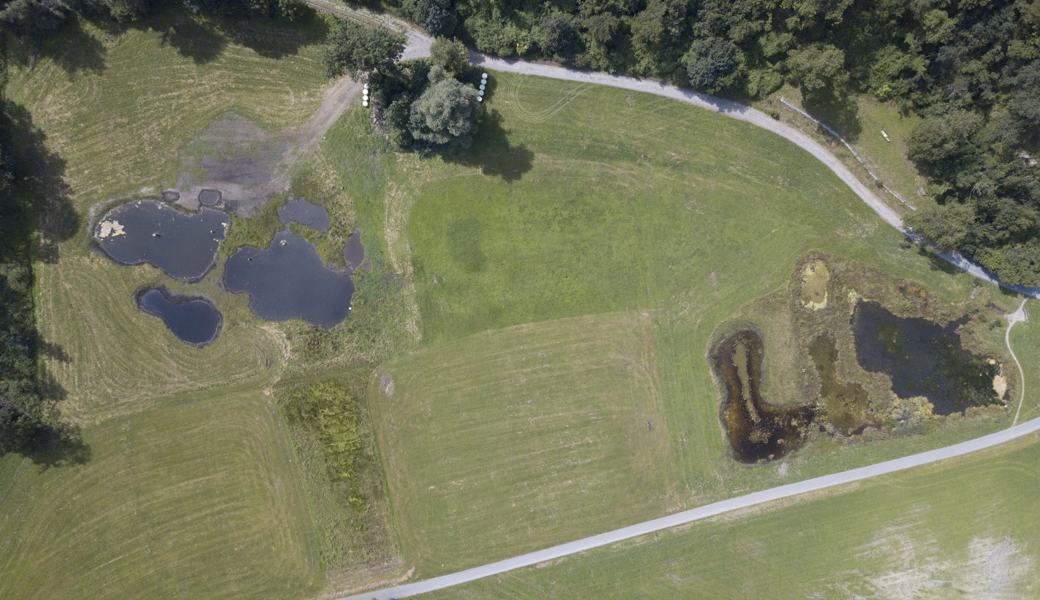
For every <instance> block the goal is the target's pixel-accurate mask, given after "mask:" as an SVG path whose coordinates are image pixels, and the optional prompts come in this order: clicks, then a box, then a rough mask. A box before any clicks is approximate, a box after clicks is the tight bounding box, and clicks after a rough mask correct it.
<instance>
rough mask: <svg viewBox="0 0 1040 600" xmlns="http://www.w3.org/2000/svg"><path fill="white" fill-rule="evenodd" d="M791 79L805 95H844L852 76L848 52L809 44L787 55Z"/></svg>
mask: <svg viewBox="0 0 1040 600" xmlns="http://www.w3.org/2000/svg"><path fill="white" fill-rule="evenodd" d="M787 67H788V68H789V69H790V70H791V76H792V77H793V78H794V81H795V82H796V83H797V84H798V86H799V87H800V88H801V89H802V93H803V94H805V95H806V96H819V95H831V96H841V95H843V94H844V93H845V84H846V83H847V82H848V80H849V73H848V71H847V70H845V53H844V52H842V51H841V50H840V49H838V48H835V47H834V46H832V45H830V44H810V45H808V46H804V47H802V48H799V49H797V50H793V51H791V52H790V53H789V54H788V55H787Z"/></svg>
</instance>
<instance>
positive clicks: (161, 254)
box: [94, 200, 229, 281]
mask: <svg viewBox="0 0 1040 600" xmlns="http://www.w3.org/2000/svg"><path fill="white" fill-rule="evenodd" d="M228 223H229V219H228V215H227V213H224V212H221V211H219V210H213V209H210V208H203V209H202V210H201V211H199V212H197V213H184V212H181V211H180V210H178V209H176V208H172V207H171V206H169V205H168V204H164V203H162V202H157V201H153V200H138V201H135V202H130V203H127V204H123V205H120V206H117V207H116V208H114V209H112V210H110V211H109V212H108V213H106V214H105V216H104V217H103V218H102V219H101V220H100V221H99V222H98V224H97V226H96V227H95V228H94V238H95V239H96V240H97V243H98V246H100V247H101V250H102V251H104V252H105V254H107V255H108V256H109V257H110V258H112V260H115V261H116V262H119V263H122V264H125V265H139V264H142V263H148V264H151V265H153V266H155V267H157V268H159V269H161V270H162V271H163V272H164V273H166V274H167V275H169V276H170V277H174V278H176V279H180V280H183V281H197V280H199V279H202V277H203V276H204V275H205V274H206V272H207V271H209V269H210V267H212V266H213V263H214V262H215V261H216V257H217V250H218V249H219V248H220V242H222V241H223V240H224V238H225V237H227V229H228Z"/></svg>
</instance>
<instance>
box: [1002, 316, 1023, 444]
mask: <svg viewBox="0 0 1040 600" xmlns="http://www.w3.org/2000/svg"><path fill="white" fill-rule="evenodd" d="M1026 300H1028V298H1022V303H1021V304H1019V305H1018V310H1016V311H1015V312H1013V313H1011V314H1009V315H1008V316H1007V320H1008V326H1007V329H1005V330H1004V345H1005V346H1007V349H1008V352H1010V353H1011V359H1012V360H1014V361H1015V366H1017V367H1018V380H1019V382H1020V385H1019V392H1018V408H1016V409H1015V419H1014V420H1013V421H1011V424H1012V425H1014V424H1016V423H1018V417H1019V416H1020V415H1021V414H1022V405H1023V404H1025V402H1026V373H1025V371H1023V370H1022V363H1020V362H1018V356H1017V355H1016V354H1015V351H1014V349H1012V348H1011V328H1012V327H1014V326H1015V325H1018V324H1019V323H1021V322H1023V321H1028V320H1029V314H1028V313H1026Z"/></svg>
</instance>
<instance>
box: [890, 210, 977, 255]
mask: <svg viewBox="0 0 1040 600" xmlns="http://www.w3.org/2000/svg"><path fill="white" fill-rule="evenodd" d="M906 222H907V225H909V226H910V227H911V228H912V229H913V230H914V231H916V232H917V233H918V234H920V235H922V236H923V237H924V238H925V239H926V240H927V241H928V242H929V243H930V244H932V245H934V246H935V247H937V248H939V249H940V250H955V249H957V248H959V247H961V245H962V244H963V243H964V242H965V240H967V239H968V236H969V235H970V234H971V231H972V228H973V227H974V226H975V210H974V209H973V208H972V207H971V206H970V205H968V204H960V203H956V204H952V205H946V206H925V207H923V208H921V209H920V210H918V211H916V212H912V213H910V214H909V215H907V218H906Z"/></svg>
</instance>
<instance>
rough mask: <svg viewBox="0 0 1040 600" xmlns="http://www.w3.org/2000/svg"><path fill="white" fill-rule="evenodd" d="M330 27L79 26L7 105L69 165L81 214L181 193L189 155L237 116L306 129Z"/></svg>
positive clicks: (254, 23)
mask: <svg viewBox="0 0 1040 600" xmlns="http://www.w3.org/2000/svg"><path fill="white" fill-rule="evenodd" d="M325 29H326V28H325V25H324V23H323V22H321V21H320V20H318V19H308V20H305V21H304V22H302V23H300V24H298V25H296V26H293V27H285V26H284V25H280V24H278V23H276V22H274V21H264V20H251V21H246V22H242V21H239V22H237V23H236V22H234V21H231V20H228V21H223V20H214V21H205V20H198V19H196V18H193V17H191V16H189V15H188V13H187V12H186V11H183V10H168V11H164V12H162V13H161V14H159V15H157V16H156V17H155V18H153V19H150V20H149V21H147V22H146V23H145V24H143V25H142V27H140V28H135V29H129V30H125V31H121V30H118V29H115V30H102V29H99V28H98V27H96V26H94V25H91V24H89V23H85V22H84V23H80V24H79V25H78V27H71V28H69V31H66V32H65V35H62V36H57V37H55V38H54V39H52V40H50V41H49V42H48V44H49V46H48V48H47V51H46V52H45V53H44V58H42V59H40V60H39V61H37V62H36V63H35V64H34V65H33V67H32V69H28V68H26V67H25V66H17V65H16V66H14V67H13V68H12V69H11V73H10V81H9V83H8V86H7V90H6V93H7V97H8V98H9V99H10V100H11V101H13V102H15V103H17V104H20V105H22V106H24V107H25V108H26V109H27V110H28V111H29V112H30V113H31V115H32V120H33V123H34V125H35V126H36V127H38V128H39V129H40V130H41V131H42V132H43V134H44V135H45V136H46V143H47V145H48V147H49V148H50V149H51V150H52V151H53V152H55V153H57V154H58V155H59V156H60V157H61V159H62V161H63V162H64V177H65V180H66V183H67V184H68V185H69V187H70V190H71V195H72V197H73V200H74V203H75V206H76V208H77V209H78V210H79V211H80V212H81V213H83V214H84V215H85V212H86V209H87V208H88V207H89V206H91V205H93V204H95V203H98V202H101V201H103V200H106V199H108V198H110V197H114V196H121V195H125V194H130V193H134V192H137V191H138V190H140V189H141V188H145V187H151V188H161V187H163V186H172V185H173V184H174V182H175V175H176V169H177V167H178V160H177V154H178V151H179V150H180V148H181V147H182V146H183V145H185V144H186V143H187V142H188V141H190V140H191V139H192V138H194V137H195V136H196V135H198V134H199V133H200V132H202V131H203V130H204V129H205V128H206V126H207V125H209V124H210V122H211V121H213V120H214V119H215V118H217V117H218V116H220V115H222V114H224V113H227V112H235V113H237V114H239V115H241V116H243V117H246V118H248V119H251V120H253V121H256V122H257V123H258V124H259V125H260V126H262V127H265V128H268V129H279V128H284V127H288V126H292V125H298V124H300V123H302V122H303V121H304V120H306V118H307V117H308V116H310V115H311V113H313V112H314V111H315V110H316V109H317V107H318V105H319V103H320V102H321V98H322V94H323V91H324V89H325V86H326V85H327V84H326V80H325V78H324V73H323V68H322V65H321V60H320V57H321V43H322V41H323V39H324V31H325Z"/></svg>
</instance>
